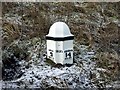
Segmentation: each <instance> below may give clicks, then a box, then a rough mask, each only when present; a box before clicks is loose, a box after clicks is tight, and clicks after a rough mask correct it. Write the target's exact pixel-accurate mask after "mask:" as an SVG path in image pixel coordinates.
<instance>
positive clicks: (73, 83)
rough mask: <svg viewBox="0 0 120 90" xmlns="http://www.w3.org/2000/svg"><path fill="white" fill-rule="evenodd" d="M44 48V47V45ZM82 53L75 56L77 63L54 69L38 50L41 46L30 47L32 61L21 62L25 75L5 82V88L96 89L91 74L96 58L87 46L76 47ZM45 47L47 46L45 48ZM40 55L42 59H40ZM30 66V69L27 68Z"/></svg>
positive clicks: (93, 70)
mask: <svg viewBox="0 0 120 90" xmlns="http://www.w3.org/2000/svg"><path fill="white" fill-rule="evenodd" d="M19 46H20V44H19ZM43 46H44V45H43ZM74 46H75V47H77V49H78V51H75V53H80V54H78V55H75V56H74V61H75V63H74V64H73V65H72V66H70V67H67V66H61V67H59V68H58V67H53V66H51V65H48V64H47V63H46V62H45V61H46V59H45V58H44V57H43V54H42V53H41V52H40V51H39V50H38V49H39V48H40V47H41V46H40V45H39V44H38V43H37V45H35V46H32V47H29V51H28V52H30V53H31V54H30V56H31V60H29V61H28V62H26V61H25V60H22V61H20V62H19V64H20V65H21V71H22V72H23V73H24V74H23V75H22V76H21V77H20V78H18V79H16V80H12V81H7V82H3V85H2V87H3V88H6V87H8V88H17V87H19V88H43V87H44V88H49V87H51V86H53V87H56V88H91V87H94V88H95V87H96V86H95V85H94V84H93V83H92V80H91V79H90V74H91V72H95V73H96V75H98V77H99V73H97V72H96V71H95V62H93V61H91V58H93V57H94V56H95V52H94V51H93V50H88V47H87V46H85V45H77V44H75V45H74ZM44 47H45V46H44ZM42 52H44V51H42ZM39 55H40V57H39ZM26 66H28V68H26Z"/></svg>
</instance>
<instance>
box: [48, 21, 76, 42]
mask: <svg viewBox="0 0 120 90" xmlns="http://www.w3.org/2000/svg"><path fill="white" fill-rule="evenodd" d="M46 38H47V39H50V38H51V39H52V38H54V39H55V40H56V41H57V40H58V41H60V40H59V39H60V38H61V40H66V38H67V40H69V39H73V38H74V35H73V34H71V33H70V29H69V27H68V26H67V24H66V23H64V22H56V23H54V24H53V25H52V26H51V27H50V30H49V34H48V35H46Z"/></svg>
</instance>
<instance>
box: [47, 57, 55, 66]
mask: <svg viewBox="0 0 120 90" xmlns="http://www.w3.org/2000/svg"><path fill="white" fill-rule="evenodd" d="M45 62H46V64H48V65H51V66H54V65H56V63H55V62H53V61H52V60H51V59H49V58H47V59H46V61H45Z"/></svg>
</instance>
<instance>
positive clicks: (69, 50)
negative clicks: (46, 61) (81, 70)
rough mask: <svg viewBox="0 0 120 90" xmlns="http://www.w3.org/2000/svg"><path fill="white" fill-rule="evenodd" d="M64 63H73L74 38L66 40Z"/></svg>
mask: <svg viewBox="0 0 120 90" xmlns="http://www.w3.org/2000/svg"><path fill="white" fill-rule="evenodd" d="M63 63H64V64H72V63H73V40H67V41H64V62H63Z"/></svg>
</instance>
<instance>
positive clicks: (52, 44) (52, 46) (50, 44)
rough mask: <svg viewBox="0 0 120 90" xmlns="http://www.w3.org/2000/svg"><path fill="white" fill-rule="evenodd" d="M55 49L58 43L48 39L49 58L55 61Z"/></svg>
mask: <svg viewBox="0 0 120 90" xmlns="http://www.w3.org/2000/svg"><path fill="white" fill-rule="evenodd" d="M55 50H56V43H55V41H52V40H47V58H49V59H51V60H52V61H54V62H55V63H56V61H55Z"/></svg>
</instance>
